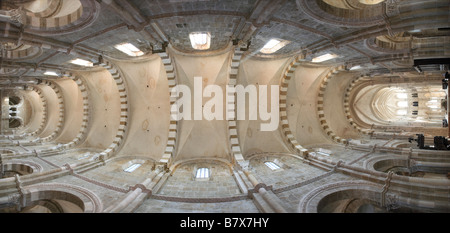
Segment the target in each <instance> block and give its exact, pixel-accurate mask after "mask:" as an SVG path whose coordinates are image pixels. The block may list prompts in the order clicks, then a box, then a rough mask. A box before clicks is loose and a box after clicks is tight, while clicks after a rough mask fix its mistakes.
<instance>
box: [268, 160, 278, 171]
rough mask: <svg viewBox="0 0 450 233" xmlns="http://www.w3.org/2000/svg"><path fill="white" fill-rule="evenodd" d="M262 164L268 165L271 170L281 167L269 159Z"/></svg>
mask: <svg viewBox="0 0 450 233" xmlns="http://www.w3.org/2000/svg"><path fill="white" fill-rule="evenodd" d="M264 164H265V165H266V166H267V167H269V168H270V169H271V170H272V171H273V170H277V169H280V168H281V167H280V166H278V165H277V164H275V163H274V162H270V161H267V162H264Z"/></svg>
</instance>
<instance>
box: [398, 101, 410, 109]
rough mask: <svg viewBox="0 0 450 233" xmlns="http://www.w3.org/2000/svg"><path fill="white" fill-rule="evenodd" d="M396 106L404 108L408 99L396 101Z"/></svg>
mask: <svg viewBox="0 0 450 233" xmlns="http://www.w3.org/2000/svg"><path fill="white" fill-rule="evenodd" d="M397 106H398V107H401V108H406V107H408V101H398V102H397Z"/></svg>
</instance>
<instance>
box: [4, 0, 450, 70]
mask: <svg viewBox="0 0 450 233" xmlns="http://www.w3.org/2000/svg"><path fill="white" fill-rule="evenodd" d="M378 2H380V3H378ZM373 3H376V4H373ZM1 4H2V6H1V7H2V10H1V13H2V14H1V15H2V16H1V17H0V19H1V22H0V28H1V32H0V38H1V40H2V48H3V56H2V63H1V65H2V68H3V69H2V71H1V73H0V75H1V76H3V77H5V76H7V77H23V78H26V77H27V76H30V77H35V76H42V73H43V72H42V71H43V70H49V69H53V70H65V69H69V70H70V69H75V70H76V69H82V68H80V67H79V66H76V65H73V64H71V63H69V61H70V60H72V59H75V58H85V59H88V60H91V61H92V62H93V63H96V62H98V59H99V56H103V57H105V58H108V57H111V58H117V59H131V58H130V57H129V56H127V55H126V54H124V53H121V52H120V51H118V50H117V49H115V48H114V46H115V45H117V44H120V43H124V42H129V43H133V44H135V45H136V46H137V47H138V48H139V49H140V50H141V51H143V52H144V53H146V54H149V53H152V52H155V51H158V50H162V49H164V48H165V47H166V46H167V45H168V44H170V45H171V46H172V47H173V48H175V49H177V50H180V51H184V52H190V53H205V52H212V51H218V50H221V49H224V48H226V47H227V46H228V45H229V44H230V43H235V44H237V43H240V44H245V45H247V46H248V51H247V52H246V55H248V56H253V57H259V58H262V59H274V58H280V57H295V56H300V57H301V58H302V59H304V60H305V61H310V60H311V59H312V58H314V57H316V56H318V55H323V54H327V53H334V54H336V55H337V56H338V57H337V58H335V59H332V60H330V61H327V62H326V63H328V64H344V65H347V66H348V67H349V68H351V67H353V66H357V65H362V66H363V68H364V70H365V72H372V73H390V72H396V71H413V70H414V69H413V60H414V59H428V58H445V57H448V56H449V54H450V48H449V45H450V40H449V38H450V30H448V29H449V13H448V12H449V1H448V0H433V1H424V0H413V1H405V0H387V1H357V0H327V1H321V0H297V1H294V0H272V1H269V0H245V1H221V0H170V1H141V0H131V1H127V0H98V1H94V0H77V1H67V0H36V1H31V0H7V1H2V3H1ZM196 31H207V32H209V33H210V34H211V46H210V48H209V49H208V50H206V51H197V50H195V49H194V48H193V47H192V46H191V43H190V41H189V33H191V32H196ZM272 38H278V39H282V40H287V41H288V42H289V43H288V44H287V45H286V46H284V47H283V48H281V49H280V50H278V51H276V52H275V53H272V54H263V53H261V52H260V51H259V50H260V49H261V48H262V47H263V46H264V45H265V43H267V42H268V41H269V40H270V39H272ZM434 68H435V67H432V69H434Z"/></svg>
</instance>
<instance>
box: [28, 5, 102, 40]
mask: <svg viewBox="0 0 450 233" xmlns="http://www.w3.org/2000/svg"><path fill="white" fill-rule="evenodd" d="M22 7H23V6H22ZM99 12H100V4H99V3H98V2H97V1H90V0H77V1H72V0H69V1H67V0H52V1H51V2H50V4H49V5H48V6H47V8H46V9H44V10H42V11H38V12H33V11H32V10H30V9H26V8H25V17H24V18H25V19H24V21H25V22H24V24H25V25H26V26H25V31H27V32H30V33H35V34H41V35H62V34H67V33H72V32H75V31H78V30H81V29H83V28H86V27H87V26H89V25H91V24H92V23H93V22H94V21H95V19H96V18H97V17H98V15H99Z"/></svg>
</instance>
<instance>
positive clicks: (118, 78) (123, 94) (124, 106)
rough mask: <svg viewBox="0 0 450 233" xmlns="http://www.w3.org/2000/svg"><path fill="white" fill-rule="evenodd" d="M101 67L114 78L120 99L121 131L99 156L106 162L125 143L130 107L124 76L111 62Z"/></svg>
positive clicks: (105, 62) (106, 62)
mask: <svg viewBox="0 0 450 233" xmlns="http://www.w3.org/2000/svg"><path fill="white" fill-rule="evenodd" d="M100 66H101V67H104V68H105V69H106V70H108V72H109V73H110V74H111V76H112V78H113V79H114V81H115V82H116V85H117V89H118V90H119V97H120V122H119V129H118V130H117V133H116V136H115V138H114V141H113V142H112V143H111V145H109V146H108V148H106V150H104V151H103V152H101V153H100V154H99V155H98V157H99V159H101V160H103V161H104V160H106V159H108V158H111V157H112V156H113V155H114V153H117V151H118V150H119V147H120V146H121V143H122V142H123V141H124V138H125V132H126V130H127V126H128V111H129V107H128V94H127V89H126V86H125V81H124V79H123V78H122V75H121V74H120V71H119V70H118V69H117V68H116V67H115V66H114V65H113V64H112V63H111V62H109V61H104V62H103V63H101V64H100Z"/></svg>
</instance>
